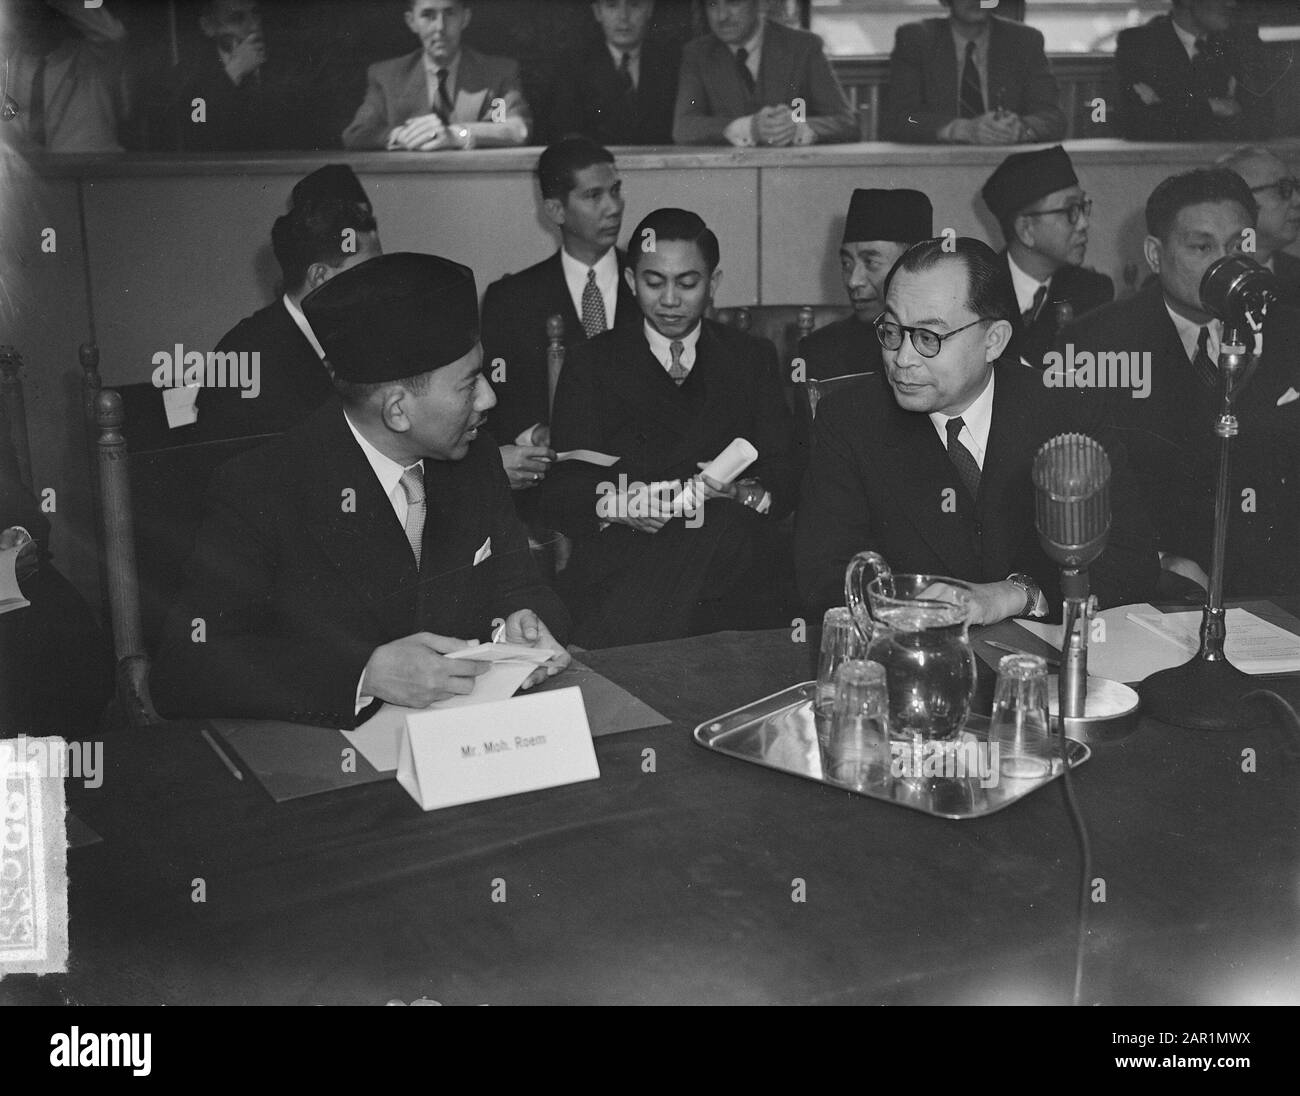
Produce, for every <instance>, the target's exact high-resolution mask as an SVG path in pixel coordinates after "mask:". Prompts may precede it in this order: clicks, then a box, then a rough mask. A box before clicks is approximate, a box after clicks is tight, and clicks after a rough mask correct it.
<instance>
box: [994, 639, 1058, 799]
mask: <svg viewBox="0 0 1300 1096" xmlns="http://www.w3.org/2000/svg"><path fill="white" fill-rule="evenodd" d="M988 743H989V751H990V753H991V752H992V751H993V750H994V749H996V750H997V766H998V773H999V776H1000V777H1001V778H1002V779H1006V780H1042V779H1043V778H1045V777H1047V776H1049V775H1051V773H1052V772H1053V771H1054V770H1056V769H1059V768H1060V762H1059V760H1058V759H1057V756H1056V755H1057V750H1056V741H1055V739H1053V737H1052V735H1051V722H1050V720H1049V718H1048V714H1047V662H1046V661H1045V660H1044V659H1042V658H1040V657H1039V656H1038V655H1030V654H1015V655H1004V656H1003V657H1002V660H1001V661H1000V662H999V663H998V683H997V688H996V689H995V690H994V694H993V714H992V720H991V722H990V724H989V737H988ZM990 760H992V759H990Z"/></svg>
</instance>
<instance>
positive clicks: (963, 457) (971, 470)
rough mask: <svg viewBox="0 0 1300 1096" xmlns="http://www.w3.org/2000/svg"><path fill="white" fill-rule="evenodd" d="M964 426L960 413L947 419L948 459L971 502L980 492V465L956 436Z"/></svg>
mask: <svg viewBox="0 0 1300 1096" xmlns="http://www.w3.org/2000/svg"><path fill="white" fill-rule="evenodd" d="M965 426H966V422H965V420H964V419H962V417H961V416H960V415H958V416H957V418H955V419H949V420H948V425H947V430H948V459H949V460H950V461H952V463H953V466H954V467H955V468H956V469H957V475H959V476H960V477H961V482H962V486H963V487H965V488H966V493H967V494H968V495H970V499H971V502H974V501H975V500H976V499H977V498H979V494H980V466H979V465H978V464H977V463H976V462H975V458H974V456H972V454H971V451H970V450H969V449H967V448H966V446H964V445H962V443H961V441H960V439H959V438H958V435H959V434H960V433H961V432H962V430H963V429H964V428H965Z"/></svg>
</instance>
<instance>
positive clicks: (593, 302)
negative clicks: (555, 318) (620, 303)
mask: <svg viewBox="0 0 1300 1096" xmlns="http://www.w3.org/2000/svg"><path fill="white" fill-rule="evenodd" d="M606 326H607V325H606V323H605V298H604V297H602V296H601V294H600V290H599V289H597V288H596V271H595V268H594V267H593V268H592V269H591V270H588V271H587V284H586V285H585V286H584V287H583V290H582V330H583V331H585V332H586V333H587V338H589V339H594V338H595V337H596V336H597V335H599V334H600V333H601V332H602V331H604V330H605V328H606Z"/></svg>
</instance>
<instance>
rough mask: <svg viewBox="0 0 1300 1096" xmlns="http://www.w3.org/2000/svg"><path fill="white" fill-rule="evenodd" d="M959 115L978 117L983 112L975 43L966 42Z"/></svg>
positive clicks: (982, 95) (982, 97) (982, 94)
mask: <svg viewBox="0 0 1300 1096" xmlns="http://www.w3.org/2000/svg"><path fill="white" fill-rule="evenodd" d="M960 103H961V116H962V117H963V118H978V117H979V116H980V115H981V114H983V113H984V92H983V91H982V90H981V88H980V70H979V69H978V68H977V67H976V65H975V43H974V42H967V43H966V63H965V64H964V65H963V66H962V70H961V99H960Z"/></svg>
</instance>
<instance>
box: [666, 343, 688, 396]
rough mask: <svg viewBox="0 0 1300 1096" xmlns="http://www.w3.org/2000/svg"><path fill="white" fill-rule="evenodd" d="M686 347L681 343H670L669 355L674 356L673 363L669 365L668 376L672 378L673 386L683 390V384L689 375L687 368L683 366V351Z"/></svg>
mask: <svg viewBox="0 0 1300 1096" xmlns="http://www.w3.org/2000/svg"><path fill="white" fill-rule="evenodd" d="M683 349H684V347H683V346H682V344H681V343H680V342H676V341H674V342H670V343H669V344H668V353H669V354H671V355H672V361H671V362H670V363H669V365H668V375H669V376H670V377H672V379H673V384H675V385H677V387H678V388H681V386H682V382H683V381H684V380H686V378H687V376H688V373H687V369H686V366H684V365H682V350H683Z"/></svg>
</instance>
